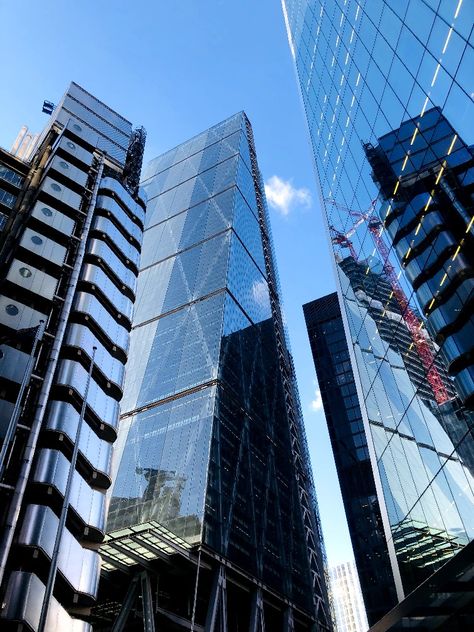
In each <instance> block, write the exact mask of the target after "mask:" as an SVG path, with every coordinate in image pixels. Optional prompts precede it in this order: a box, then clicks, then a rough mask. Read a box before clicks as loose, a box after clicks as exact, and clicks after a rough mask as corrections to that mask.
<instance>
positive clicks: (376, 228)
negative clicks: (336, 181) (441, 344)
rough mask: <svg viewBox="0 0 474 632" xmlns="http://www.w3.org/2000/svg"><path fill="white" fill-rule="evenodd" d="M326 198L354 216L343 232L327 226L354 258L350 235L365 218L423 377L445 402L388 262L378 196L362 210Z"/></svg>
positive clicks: (412, 314)
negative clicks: (376, 212)
mask: <svg viewBox="0 0 474 632" xmlns="http://www.w3.org/2000/svg"><path fill="white" fill-rule="evenodd" d="M325 202H326V203H327V204H332V205H333V206H335V207H336V208H337V209H339V210H342V211H346V212H347V213H349V215H351V216H352V217H357V221H356V223H355V224H354V226H353V227H352V228H351V229H350V230H349V231H348V232H347V233H345V234H344V233H341V232H339V231H338V230H336V228H334V226H332V225H331V226H330V230H331V232H332V234H333V237H332V242H333V243H334V244H339V245H341V246H342V247H347V248H349V250H350V253H351V255H352V257H353V258H354V259H355V260H356V261H357V259H358V258H357V254H356V252H355V249H354V246H353V245H352V242H351V241H350V239H349V238H350V237H351V236H352V235H353V234H354V233H355V231H356V230H357V228H358V227H359V226H360V225H361V224H362V223H363V222H365V221H367V223H368V228H369V230H370V232H371V234H372V237H373V239H374V242H375V246H376V248H377V251H378V253H379V255H380V258H381V259H382V263H383V270H384V273H385V275H386V277H387V279H388V280H389V282H390V285H391V287H392V294H393V296H394V297H395V299H396V301H397V303H398V305H399V306H400V310H401V313H402V318H403V320H404V321H405V324H406V326H407V329H408V331H409V332H410V335H411V337H412V340H413V344H414V345H415V347H416V350H417V352H418V355H419V356H420V359H421V362H422V364H423V367H424V369H425V371H426V377H427V379H428V382H429V384H430V386H431V388H432V389H433V393H434V396H435V400H436V402H437V403H438V404H444V402H447V401H448V400H449V399H451V397H450V395H449V394H448V391H447V390H446V387H445V385H444V382H443V380H442V379H441V376H440V374H439V372H438V369H437V368H436V365H435V363H434V354H433V349H432V348H431V346H430V344H429V343H428V340H427V339H426V337H425V336H424V335H423V333H422V331H421V330H422V327H423V323H422V322H421V321H420V319H419V318H418V316H417V315H416V314H415V312H414V311H413V309H412V308H411V307H410V304H409V302H408V299H407V297H406V294H405V292H404V291H403V288H402V286H401V285H400V283H399V280H398V276H397V273H396V271H395V268H394V267H393V266H392V264H391V263H390V259H389V249H388V248H387V245H386V243H385V242H384V240H383V239H382V232H383V222H382V221H381V220H380V219H379V218H378V217H377V216H376V215H375V214H374V211H375V205H376V203H377V199H375V200H372V203H371V205H370V207H369V209H368V210H367V211H366V212H365V213H361V212H360V211H355V210H352V209H349V208H347V207H346V206H343V205H341V204H339V203H338V202H336V201H334V200H331V199H326V200H325Z"/></svg>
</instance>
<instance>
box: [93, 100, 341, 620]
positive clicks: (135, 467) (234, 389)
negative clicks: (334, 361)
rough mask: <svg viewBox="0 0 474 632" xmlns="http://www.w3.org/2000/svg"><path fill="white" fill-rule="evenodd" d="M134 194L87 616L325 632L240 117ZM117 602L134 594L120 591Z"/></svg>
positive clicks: (268, 265)
mask: <svg viewBox="0 0 474 632" xmlns="http://www.w3.org/2000/svg"><path fill="white" fill-rule="evenodd" d="M143 186H144V189H145V191H146V193H147V195H148V199H149V202H148V207H147V218H146V226H145V232H144V242H143V250H142V259H141V270H140V274H139V280H138V294H137V302H136V308H135V316H134V323H133V329H132V334H131V338H132V340H131V352H130V361H129V364H128V367H127V374H126V385H125V396H124V399H123V402H122V421H121V434H120V437H119V444H120V445H121V449H119V450H118V451H117V453H116V457H115V470H116V479H115V484H114V486H113V490H112V493H111V499H110V509H109V516H108V532H109V536H108V539H107V542H106V543H105V545H104V546H103V547H102V553H103V557H104V567H103V568H104V571H105V573H106V574H107V576H106V577H105V578H104V601H103V606H102V608H101V609H100V611H99V610H98V611H97V615H98V616H99V615H101V616H103V615H104V613H107V614H108V615H110V613H111V612H115V613H118V612H119V610H120V608H121V613H120V614H119V618H118V619H117V620H118V621H121V618H120V617H121V616H123V617H126V616H128V621H129V622H128V624H127V626H128V627H126V628H117V629H127V630H129V629H135V628H134V627H133V625H135V624H136V625H138V623H137V622H139V621H141V620H142V619H143V620H144V621H146V620H147V614H146V606H145V602H146V601H147V600H148V601H149V603H152V604H153V605H152V610H153V612H154V614H153V615H150V617H151V618H155V620H156V622H157V626H158V627H159V629H168V627H166V626H167V625H170V621H175V622H176V621H177V620H178V618H179V620H180V621H182V623H183V626H184V627H188V628H189V626H194V625H196V626H205V629H206V630H209V631H210V632H212V630H221V631H222V632H224V631H227V630H229V631H237V630H241V629H251V630H255V631H257V630H263V629H267V630H269V629H270V630H313V629H315V628H314V627H313V626H316V629H318V630H326V629H330V628H331V622H330V620H329V618H328V610H327V595H326V588H325V578H324V572H325V571H324V559H323V544H322V536H321V532H320V527H319V519H318V515H317V507H316V502H315V496H314V488H313V483H312V479H311V473H310V464H309V459H308V455H307V447H306V442H305V433H304V428H303V423H302V417H301V413H300V411H299V404H298V395H297V391H296V387H295V383H294V377H293V370H292V363H291V358H290V355H289V353H288V350H287V347H286V342H285V335H284V330H283V325H282V318H281V313H280V306H279V298H278V287H277V280H276V272H275V267H274V265H275V264H274V259H273V255H272V244H271V236H270V233H269V223H268V217H267V210H266V202H265V197H264V192H263V186H262V181H261V176H260V173H259V170H258V165H257V161H256V155H255V149H254V144H253V136H252V130H251V126H250V123H249V121H248V119H247V117H246V116H245V114H244V113H243V112H241V113H239V114H236V115H235V116H232V117H231V118H229V119H227V120H226V121H224V122H222V123H220V124H218V125H216V126H214V127H212V128H210V129H209V130H207V131H206V132H204V133H202V134H199V135H198V136H196V137H194V138H192V139H191V140H189V141H187V142H185V143H183V144H181V145H179V146H178V147H176V148H175V149H173V150H171V151H168V152H167V153H165V154H163V155H161V156H159V157H158V158H156V159H154V160H152V161H151V162H150V163H149V164H148V166H147V167H146V168H145V170H144V175H143ZM153 552H154V554H153ZM146 554H147V555H146ZM140 560H142V564H141V565H140ZM167 560H168V562H167ZM124 565H125V566H127V565H128V567H129V568H131V569H138V570H140V568H141V571H140V572H144V573H145V575H142V576H143V577H144V578H145V579H144V581H145V584H146V585H148V588H145V591H144V593H143V594H144V597H143V600H144V601H143V603H144V611H143V614H140V613H138V614H137V611H136V609H135V610H134V609H133V608H132V607H128V606H124V605H123V604H127V603H128V601H127V599H128V597H124V598H123V600H122V598H121V597H119V596H118V593H117V590H118V589H117V586H118V585H119V584H118V581H119V579H120V577H123V576H122V575H121V574H120V570H123V567H124ZM186 569H187V570H186ZM138 570H137V572H138ZM176 577H180V579H179V581H178V584H177V579H176ZM114 578H115V579H114ZM117 578H118V579H117ZM126 588H128V592H127V593H126V591H125V589H126ZM120 590H122V593H121V594H122V595H125V594H127V595H130V594H131V593H130V587H129V586H128V583H127V586H123V585H122V588H121V589H120ZM132 590H134V588H133V586H132ZM158 591H161V592H160V593H158ZM152 594H153V595H158V594H159V595H160V596H156V600H155V597H149V598H148V597H147V595H152ZM118 602H119V603H118ZM120 602H122V603H120ZM114 608H115V610H114ZM127 608H128V613H127ZM149 612H151V610H150V611H149ZM102 621H103V619H102ZM134 622H135V623H134ZM142 625H143V624H142ZM160 626H164V627H160ZM114 629H116V628H114ZM137 629H139V628H137ZM142 629H143V628H142ZM146 629H152V628H146ZM169 629H171V628H169ZM172 629H175V628H172ZM196 629H198V628H196ZM199 629H204V628H201V627H199Z"/></svg>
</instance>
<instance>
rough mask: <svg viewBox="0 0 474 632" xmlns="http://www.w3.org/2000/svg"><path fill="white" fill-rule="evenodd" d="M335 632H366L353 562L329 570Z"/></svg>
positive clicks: (363, 610)
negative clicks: (335, 624)
mask: <svg viewBox="0 0 474 632" xmlns="http://www.w3.org/2000/svg"><path fill="white" fill-rule="evenodd" d="M329 577H330V579H331V593H332V598H333V604H334V610H335V613H336V623H337V632H366V630H367V627H368V625H367V617H366V615H365V609H364V602H363V601H362V594H361V591H360V585H359V578H358V577H357V570H356V567H355V564H354V562H343V563H342V564H336V566H332V567H331V568H330V569H329Z"/></svg>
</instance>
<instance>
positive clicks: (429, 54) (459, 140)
mask: <svg viewBox="0 0 474 632" xmlns="http://www.w3.org/2000/svg"><path fill="white" fill-rule="evenodd" d="M283 12H284V16H285V20H286V24H287V30H288V37H289V43H290V49H291V53H292V56H293V58H294V62H295V65H296V70H297V77H298V81H299V85H300V90H301V95H302V100H303V105H304V109H305V113H306V118H307V123H308V128H309V133H310V137H311V142H312V146H313V151H314V159H315V163H316V170H317V175H318V181H319V187H320V193H321V204H322V207H323V211H324V216H325V218H326V226H327V232H328V238H329V240H330V242H331V244H332V247H333V251H334V263H335V271H336V275H337V279H338V291H339V293H340V298H341V305H342V306H343V310H342V312H343V318H344V322H345V328H346V332H347V335H348V338H349V339H350V342H351V344H350V351H351V357H352V363H353V368H354V374H355V376H356V382H357V385H358V390H359V399H360V401H361V403H362V413H363V417H364V426H365V432H366V435H367V438H368V449H369V453H370V457H371V461H372V467H373V472H374V479H375V483H376V486H377V489H378V497H379V504H380V507H381V512H382V517H383V520H384V527H385V534H386V539H387V544H388V547H389V552H390V556H391V563H392V570H393V575H394V578H395V582H396V585H397V591H398V598H399V599H400V600H402V599H403V597H404V596H405V595H407V594H408V593H410V592H411V591H412V590H414V589H416V588H417V587H418V586H420V584H421V583H422V582H423V580H425V579H427V578H428V577H431V579H430V582H433V583H432V588H431V589H430V588H429V587H428V585H425V586H424V587H422V588H421V589H420V593H419V594H420V601H419V602H416V601H413V602H410V601H409V600H407V601H406V602H404V605H403V606H400V608H399V609H398V611H397V613H398V614H397V615H396V616H398V621H399V622H400V621H403V624H404V625H405V624H411V623H412V619H413V620H414V618H415V617H416V616H417V614H418V613H419V612H421V605H420V604H421V603H422V602H423V603H424V605H425V606H426V604H427V603H435V602H436V601H437V600H438V602H437V603H438V605H439V603H440V601H439V592H442V591H441V589H440V586H441V584H442V581H443V579H442V578H445V579H446V578H447V577H448V576H449V577H451V579H453V578H455V577H457V578H458V579H459V578H460V577H462V576H463V575H462V569H464V571H466V569H467V568H468V566H469V563H468V562H467V561H466V560H471V559H472V555H473V553H472V545H470V543H471V542H472V539H473V536H474V531H473V526H472V525H473V524H474V522H473V518H474V493H473V490H474V479H473V474H474V472H473V468H472V454H473V437H472V425H473V410H472V357H473V356H472V336H471V335H470V332H471V331H472V327H473V324H472V309H470V308H469V305H472V302H470V301H471V299H472V274H473V271H472V263H471V260H470V252H472V235H471V233H472V194H471V188H470V187H471V184H470V180H471V174H472V153H471V150H470V149H469V147H470V146H471V145H472V134H473V128H472V120H473V115H474V103H473V100H472V67H473V60H474V50H473V44H472V32H473V31H472V29H473V20H474V5H473V4H472V2H467V1H466V0H464V1H463V0H453V1H444V0H443V1H441V2H440V1H438V0H406V1H403V2H394V3H388V2H385V1H382V0H374V1H372V0H370V1H366V2H362V1H357V0H283ZM374 286H375V287H374ZM466 305H467V306H468V307H467V309H466V308H465V306H466ZM441 567H443V568H442V570H440V569H441ZM450 569H451V570H450ZM437 571H439V572H437ZM435 573H436V574H435ZM450 573H451V574H450ZM446 581H447V580H446ZM454 583H456V582H454ZM443 586H444V589H445V590H446V592H445V593H444V595H445V597H444V598H443V599H442V602H443V604H444V606H445V613H444V617H445V618H444V619H439V616H441V615H437V616H435V615H434V613H433V616H432V617H431V618H430V615H429V612H428V611H426V610H425V611H424V615H423V616H425V621H424V624H425V625H434V624H435V622H436V624H439V623H440V622H442V623H443V624H444V625H452V626H454V627H456V626H458V627H459V626H461V627H462V626H463V625H468V619H467V618H466V617H468V615H467V614H463V613H462V607H463V606H464V605H465V601H466V600H467V601H468V600H469V596H468V594H467V593H466V592H463V591H462V590H460V591H459V592H456V591H457V589H458V588H459V586H458V587H457V588H456V587H454V585H452V586H451V591H450V589H449V586H448V584H447V583H446V585H445V584H443ZM435 587H437V588H435ZM423 591H425V592H423ZM430 591H431V592H430ZM455 595H457V597H456V596H455ZM410 604H411V605H410ZM417 604H418V606H419V608H420V609H419V610H417ZM396 616H395V614H394V615H393V616H392V618H391V619H390V621H391V622H390V621H389V620H388V619H387V620H386V621H385V623H384V624H383V625H382V627H380V628H379V629H381V630H382V629H388V628H389V626H390V625H392V624H393V625H398V623H397V622H396ZM420 616H421V615H420ZM450 617H452V618H453V620H451V619H450ZM456 617H457V618H456ZM463 617H465V618H464V619H463ZM454 621H455V622H454ZM400 625H401V624H400ZM384 626H385V627H384Z"/></svg>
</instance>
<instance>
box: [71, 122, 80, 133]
mask: <svg viewBox="0 0 474 632" xmlns="http://www.w3.org/2000/svg"><path fill="white" fill-rule="evenodd" d="M72 129H75V130H76V132H82V127H81V126H80V125H78V124H77V123H73V124H72Z"/></svg>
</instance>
